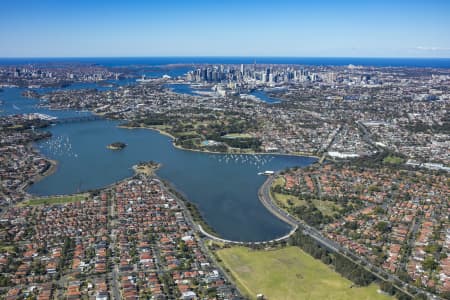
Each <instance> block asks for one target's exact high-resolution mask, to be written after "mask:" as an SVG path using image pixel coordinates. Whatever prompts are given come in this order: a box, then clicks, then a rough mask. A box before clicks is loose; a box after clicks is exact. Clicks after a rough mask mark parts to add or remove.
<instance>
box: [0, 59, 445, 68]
mask: <svg viewBox="0 0 450 300" xmlns="http://www.w3.org/2000/svg"><path fill="white" fill-rule="evenodd" d="M48 62H54V63H66V62H68V63H78V62H80V63H89V64H100V65H103V66H108V67H119V66H129V65H152V66H161V65H167V64H188V65H189V64H203V63H205V64H253V63H254V62H256V63H258V64H299V65H333V66H345V65H349V64H353V65H361V66H375V67H390V66H392V67H432V68H450V58H369V57H367V58H364V57H97V58H96V57H91V58H0V65H17V64H38V63H48Z"/></svg>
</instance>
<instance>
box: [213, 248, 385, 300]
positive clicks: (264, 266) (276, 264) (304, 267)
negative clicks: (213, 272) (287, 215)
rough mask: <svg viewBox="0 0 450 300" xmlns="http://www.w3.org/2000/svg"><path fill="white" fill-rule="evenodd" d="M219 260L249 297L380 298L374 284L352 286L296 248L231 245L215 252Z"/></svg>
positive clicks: (272, 299)
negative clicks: (264, 249)
mask: <svg viewBox="0 0 450 300" xmlns="http://www.w3.org/2000/svg"><path fill="white" fill-rule="evenodd" d="M217 255H218V256H219V258H220V259H221V260H222V263H223V264H224V266H225V267H226V268H228V269H229V270H230V272H231V274H232V275H233V277H234V278H235V280H236V281H237V284H238V286H239V289H240V290H241V291H242V292H243V293H245V294H247V295H248V296H249V297H250V298H251V299H256V294H259V293H262V294H264V295H265V297H266V298H267V299H269V300H295V299H299V300H300V299H302V300H307V299H310V300H316V299H321V300H322V299H325V300H326V299H328V300H346V299H351V300H369V299H370V300H372V299H373V300H382V299H386V300H387V299H391V300H392V299H393V298H391V297H389V296H386V295H384V294H380V293H378V291H377V290H378V287H377V286H376V285H371V286H369V287H352V286H353V285H352V282H351V281H349V280H347V279H345V278H343V277H341V276H340V275H339V274H338V273H336V272H334V271H333V270H332V269H331V268H329V267H328V266H326V265H325V264H323V263H322V262H320V261H319V260H315V259H314V258H312V257H311V256H309V255H308V254H306V253H305V252H303V251H302V250H301V249H300V248H297V247H287V248H283V249H278V250H271V251H263V250H259V251H254V250H250V249H249V248H245V247H232V248H227V249H222V250H218V251H217Z"/></svg>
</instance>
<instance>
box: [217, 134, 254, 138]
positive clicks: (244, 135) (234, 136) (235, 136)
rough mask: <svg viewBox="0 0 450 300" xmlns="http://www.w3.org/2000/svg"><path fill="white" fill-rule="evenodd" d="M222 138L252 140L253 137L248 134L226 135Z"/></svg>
mask: <svg viewBox="0 0 450 300" xmlns="http://www.w3.org/2000/svg"><path fill="white" fill-rule="evenodd" d="M222 137H223V138H225V139H238V138H240V139H249V138H252V135H251V134H248V133H229V134H226V135H224V136H222Z"/></svg>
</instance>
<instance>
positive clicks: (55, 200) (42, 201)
mask: <svg viewBox="0 0 450 300" xmlns="http://www.w3.org/2000/svg"><path fill="white" fill-rule="evenodd" d="M88 196H89V194H87V193H86V194H77V195H69V196H55V197H41V198H34V199H31V200H28V201H24V202H21V203H19V206H26V205H52V204H64V203H70V202H78V201H83V200H86V199H87V197H88Z"/></svg>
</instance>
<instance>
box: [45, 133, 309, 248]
mask: <svg viewBox="0 0 450 300" xmlns="http://www.w3.org/2000/svg"><path fill="white" fill-rule="evenodd" d="M117 127H119V128H123V129H149V130H152V131H156V132H158V133H159V134H161V135H164V136H167V137H169V138H170V139H171V141H172V145H173V147H174V148H177V149H179V150H183V151H190V152H200V153H206V154H208V153H209V154H221V155H226V154H243V155H273V156H291V157H312V158H316V159H317V158H318V157H317V156H313V155H300V154H287V153H257V152H253V153H235V152H227V153H224V152H212V151H202V150H193V149H185V148H183V147H180V146H177V145H175V143H174V139H175V138H174V136H172V135H171V134H170V133H168V132H165V131H163V130H159V129H156V128H151V127H129V126H117ZM46 159H47V158H46ZM52 162H53V164H52V171H51V172H46V173H45V176H49V175H51V174H53V173H54V172H55V171H56V170H57V169H56V165H57V162H56V161H52ZM155 171H156V170H155ZM45 176H44V177H45ZM133 176H134V175H132V176H131V177H130V176H127V177H126V178H123V179H120V180H118V181H115V182H113V183H111V184H107V185H105V186H102V187H99V188H96V189H92V190H99V189H106V188H110V187H111V186H114V185H116V184H117V183H118V182H122V181H123V180H127V179H129V178H132V177H133ZM153 176H155V174H154V175H153ZM44 177H42V178H44ZM155 177H156V178H159V177H158V176H155ZM42 178H40V179H42ZM92 190H91V191H92ZM88 191H89V190H88ZM177 192H178V190H177ZM258 198H259V201H260V202H261V203H262V204H263V206H265V205H264V203H263V201H262V199H261V197H258ZM186 200H187V199H186ZM187 201H188V202H189V203H192V204H195V202H193V201H190V200H187ZM265 210H268V212H269V213H270V214H272V215H274V216H275V217H276V218H278V219H280V220H281V221H282V222H283V223H285V224H287V225H290V226H289V227H291V229H290V231H285V232H283V233H282V234H278V235H276V236H275V237H273V238H271V239H270V240H269V239H267V240H261V241H251V240H249V239H243V240H242V241H240V242H243V243H267V242H274V241H280V240H284V239H287V238H288V237H289V236H290V235H291V234H293V232H295V230H293V228H294V226H293V225H292V224H290V223H289V222H287V221H286V220H285V219H283V218H280V217H279V216H277V215H276V214H275V213H274V212H273V211H271V210H270V209H268V208H267V207H266V206H265ZM200 216H201V219H202V220H203V222H196V227H197V228H196V229H199V228H202V229H203V228H204V229H206V232H208V233H209V234H212V236H215V237H217V236H220V235H218V234H217V233H216V232H215V230H214V229H212V230H210V228H207V227H209V226H206V227H205V226H202V227H198V225H200V226H201V225H202V224H206V225H209V224H208V222H207V221H206V219H205V217H204V216H203V215H202V214H200ZM294 229H296V228H294ZM217 238H218V239H221V238H220V237H217Z"/></svg>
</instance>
